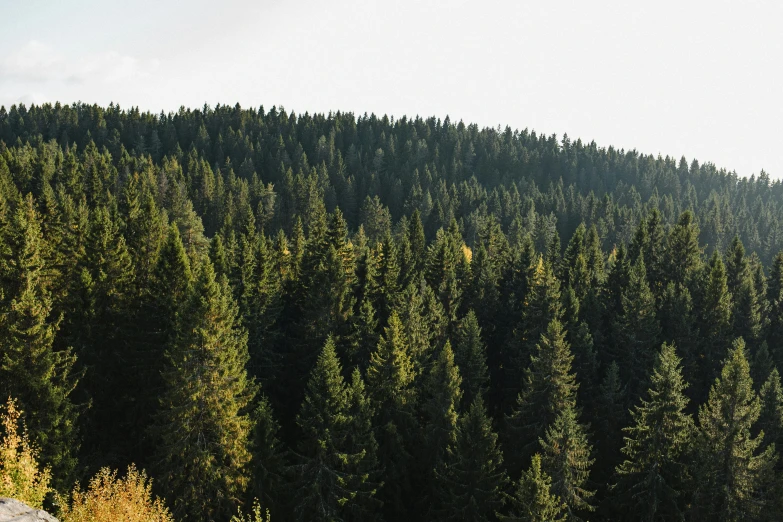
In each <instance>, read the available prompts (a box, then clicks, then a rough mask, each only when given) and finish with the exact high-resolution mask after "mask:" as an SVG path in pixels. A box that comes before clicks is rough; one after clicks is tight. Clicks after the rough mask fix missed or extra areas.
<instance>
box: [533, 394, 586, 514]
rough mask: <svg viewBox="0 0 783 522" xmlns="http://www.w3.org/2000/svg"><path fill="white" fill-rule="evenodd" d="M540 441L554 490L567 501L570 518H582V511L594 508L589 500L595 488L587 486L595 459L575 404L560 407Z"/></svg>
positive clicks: (543, 461)
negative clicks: (574, 406)
mask: <svg viewBox="0 0 783 522" xmlns="http://www.w3.org/2000/svg"><path fill="white" fill-rule="evenodd" d="M539 442H540V444H541V448H542V450H543V455H542V459H541V468H542V469H543V470H544V472H546V473H547V474H548V475H549V476H551V477H552V493H553V494H555V495H557V496H558V497H559V498H560V499H561V500H562V501H563V503H564V504H565V505H566V512H567V513H568V519H569V520H577V521H578V520H581V518H580V515H581V514H582V513H584V512H590V511H594V510H595V508H594V507H593V506H592V504H591V503H590V501H591V499H592V497H593V496H594V495H595V492H594V491H590V490H588V489H587V481H588V479H589V476H590V466H592V465H593V462H594V461H593V460H592V459H591V458H590V454H591V452H592V448H591V446H590V443H589V442H588V441H587V436H586V434H585V430H584V427H583V426H582V425H581V424H580V423H579V421H578V420H577V414H576V411H575V410H574V408H572V407H570V406H568V407H566V408H564V409H563V410H561V411H560V412H559V413H558V416H557V418H556V419H555V421H554V422H553V423H552V424H551V425H550V426H549V428H547V430H546V434H545V436H544V437H543V438H541V439H539Z"/></svg>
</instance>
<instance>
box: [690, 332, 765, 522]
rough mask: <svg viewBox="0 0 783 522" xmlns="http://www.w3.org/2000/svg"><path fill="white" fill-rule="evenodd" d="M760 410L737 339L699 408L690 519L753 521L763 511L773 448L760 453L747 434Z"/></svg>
mask: <svg viewBox="0 0 783 522" xmlns="http://www.w3.org/2000/svg"><path fill="white" fill-rule="evenodd" d="M760 411H761V404H760V401H759V398H758V396H757V395H756V393H755V392H754V391H753V382H752V380H751V378H750V366H749V364H748V361H747V359H746V358H745V343H744V342H743V341H742V339H737V340H736V341H735V342H734V345H733V346H732V349H731V350H730V351H729V354H728V357H727V359H726V362H725V364H724V366H723V369H722V370H721V375H720V377H719V378H718V379H716V380H715V384H714V385H713V386H712V389H711V390H710V397H709V401H708V402H707V404H704V405H702V407H701V408H700V409H699V433H698V441H697V444H698V446H697V449H698V468H697V470H696V471H695V474H696V477H698V482H697V485H696V496H695V502H694V507H695V513H694V516H697V517H698V518H700V519H708V518H710V519H714V520H721V521H723V520H725V521H735V520H737V521H739V520H748V519H752V518H753V517H755V516H757V515H758V514H759V513H760V512H761V511H762V510H763V509H764V506H765V505H766V504H767V502H768V500H767V499H766V498H764V496H763V491H764V489H765V487H767V486H768V485H769V482H770V479H771V472H772V466H773V464H774V461H775V455H774V452H773V451H774V450H773V448H772V447H767V448H766V449H765V450H763V451H759V450H760V449H761V443H762V437H761V436H758V437H753V436H752V435H751V430H752V428H753V426H754V424H755V423H756V421H757V420H758V418H759V414H760Z"/></svg>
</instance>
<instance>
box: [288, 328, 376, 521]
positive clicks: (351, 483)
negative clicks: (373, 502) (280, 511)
mask: <svg viewBox="0 0 783 522" xmlns="http://www.w3.org/2000/svg"><path fill="white" fill-rule="evenodd" d="M361 389H362V387H361V385H360V384H359V382H355V383H354V384H353V385H351V386H350V387H349V386H347V385H346V383H345V381H344V379H343V376H342V368H341V365H340V362H339V360H338V358H337V353H336V351H335V346H334V341H333V340H332V339H331V338H329V339H328V340H327V341H326V344H325V345H324V348H323V350H322V352H321V354H320V355H319V357H318V359H317V361H316V364H315V367H314V368H313V371H312V372H311V374H310V380H309V381H308V383H307V391H306V393H305V399H304V402H303V403H302V408H301V410H300V411H299V414H298V415H297V418H296V422H297V425H298V426H299V428H300V429H301V430H302V433H303V435H302V439H301V442H300V444H299V455H300V461H301V463H300V464H299V465H298V466H296V467H295V469H296V471H297V480H296V494H295V513H296V519H297V520H317V521H332V520H346V519H348V515H349V514H350V513H351V512H354V511H355V510H357V509H359V508H360V507H361V505H362V502H363V501H364V500H365V497H366V496H370V497H372V496H373V494H374V492H373V491H372V490H370V491H369V492H367V491H363V486H364V484H365V483H366V482H367V480H368V474H367V471H368V470H367V469H366V468H365V465H366V464H367V463H368V461H369V460H371V459H373V455H372V451H373V444H374V440H373V439H372V438H371V436H370V437H369V438H367V439H361V438H359V436H360V435H361V433H358V432H357V431H356V428H357V427H358V425H357V424H356V421H357V419H356V418H355V416H354V415H355V414H356V413H357V409H362V408H364V406H363V405H364V404H365V403H364V400H365V398H364V397H362V396H359V395H358V394H360V393H361ZM355 392H356V393H355ZM366 420H367V419H364V421H365V422H366ZM363 427H364V428H366V427H367V426H366V424H364V425H363ZM357 442H358V444H357ZM363 444H367V446H363Z"/></svg>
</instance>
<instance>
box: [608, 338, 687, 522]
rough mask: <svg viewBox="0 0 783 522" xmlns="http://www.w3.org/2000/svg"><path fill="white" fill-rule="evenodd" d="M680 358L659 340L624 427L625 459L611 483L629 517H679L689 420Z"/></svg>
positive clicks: (681, 512)
mask: <svg viewBox="0 0 783 522" xmlns="http://www.w3.org/2000/svg"><path fill="white" fill-rule="evenodd" d="M686 386H687V384H686V383H685V382H684V381H683V378H682V372H681V368H680V359H679V357H677V354H676V353H675V350H674V346H673V345H669V344H664V345H663V346H662V347H661V351H660V353H659V354H658V358H657V360H656V362H655V368H654V369H653V373H652V376H651V377H650V388H649V389H648V390H647V394H646V395H647V397H646V398H644V399H642V400H641V401H640V404H639V405H637V406H635V408H634V410H633V411H632V412H631V415H632V417H633V422H634V423H633V425H632V426H629V427H628V428H625V430H623V431H625V433H626V434H627V436H626V437H625V447H624V448H623V453H624V454H625V457H626V460H625V461H624V462H623V463H622V464H620V465H619V466H618V467H617V476H618V477H619V482H618V484H617V485H616V486H614V490H615V492H616V494H617V495H618V496H619V499H618V500H617V502H620V503H622V504H623V505H624V506H625V508H624V509H623V510H622V511H623V512H624V513H626V515H627V518H628V519H629V520H644V521H650V522H652V521H655V520H661V519H666V520H675V519H681V518H682V516H683V511H684V509H685V506H686V505H687V497H685V495H684V494H683V493H684V492H685V491H686V488H685V477H686V473H687V466H686V457H687V450H688V445H689V444H690V441H691V437H692V436H693V435H694V426H693V419H692V418H691V417H690V415H688V414H687V413H685V411H684V410H685V407H686V405H687V403H688V399H687V398H686V397H685V394H684V391H685V388H686Z"/></svg>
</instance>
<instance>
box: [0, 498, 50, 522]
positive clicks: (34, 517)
mask: <svg viewBox="0 0 783 522" xmlns="http://www.w3.org/2000/svg"><path fill="white" fill-rule="evenodd" d="M0 522H57V519H56V518H54V517H53V516H52V515H50V514H49V513H47V512H46V511H42V510H40V509H33V508H31V507H30V506H28V505H27V504H24V503H22V502H19V501H18V500H14V499H12V498H0Z"/></svg>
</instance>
